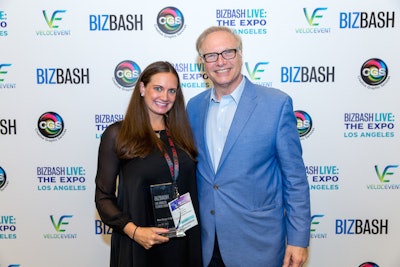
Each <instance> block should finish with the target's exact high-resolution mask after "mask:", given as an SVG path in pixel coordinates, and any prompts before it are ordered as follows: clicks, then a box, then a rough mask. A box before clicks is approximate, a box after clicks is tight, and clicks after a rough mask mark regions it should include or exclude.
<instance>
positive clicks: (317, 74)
mask: <svg viewBox="0 0 400 267" xmlns="http://www.w3.org/2000/svg"><path fill="white" fill-rule="evenodd" d="M281 82H282V83H329V82H335V66H284V67H281Z"/></svg>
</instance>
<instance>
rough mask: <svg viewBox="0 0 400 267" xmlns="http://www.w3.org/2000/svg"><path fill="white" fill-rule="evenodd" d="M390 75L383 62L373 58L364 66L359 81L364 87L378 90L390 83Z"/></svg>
mask: <svg viewBox="0 0 400 267" xmlns="http://www.w3.org/2000/svg"><path fill="white" fill-rule="evenodd" d="M388 74H389V69H388V67H387V65H386V63H385V62H384V61H383V60H381V59H379V58H371V59H368V60H367V61H365V62H364V63H363V64H362V66H361V70H360V76H359V80H360V82H361V84H362V85H363V86H364V87H367V88H368V89H377V88H380V87H383V86H384V85H385V84H386V83H387V82H388V81H389V79H390V77H389V76H388Z"/></svg>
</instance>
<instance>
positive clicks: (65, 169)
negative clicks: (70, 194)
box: [36, 166, 86, 191]
mask: <svg viewBox="0 0 400 267" xmlns="http://www.w3.org/2000/svg"><path fill="white" fill-rule="evenodd" d="M85 176H86V170H85V168H84V167H82V166H44V167H43V166H39V167H37V168H36V177H37V182H38V185H37V190H38V191H85V190H86V177H85Z"/></svg>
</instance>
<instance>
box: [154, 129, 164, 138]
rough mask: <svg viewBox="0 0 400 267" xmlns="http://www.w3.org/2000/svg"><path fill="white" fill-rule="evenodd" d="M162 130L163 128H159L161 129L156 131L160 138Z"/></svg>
mask: <svg viewBox="0 0 400 267" xmlns="http://www.w3.org/2000/svg"><path fill="white" fill-rule="evenodd" d="M161 131H162V130H159V131H155V132H156V135H157V137H158V138H160V135H161Z"/></svg>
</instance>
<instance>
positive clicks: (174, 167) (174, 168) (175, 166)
mask: <svg viewBox="0 0 400 267" xmlns="http://www.w3.org/2000/svg"><path fill="white" fill-rule="evenodd" d="M166 133H167V137H168V143H169V146H170V147H171V151H172V159H173V161H172V160H171V157H170V156H169V155H168V153H167V152H165V153H164V158H165V160H166V161H167V164H168V167H169V172H170V173H171V178H172V182H173V183H172V184H173V187H174V194H175V198H179V191H178V184H177V183H176V181H177V180H178V175H179V161H178V153H177V152H176V149H175V145H174V142H173V141H172V138H171V133H170V132H169V131H168V130H166ZM158 147H159V148H160V149H161V145H160V144H158Z"/></svg>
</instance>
